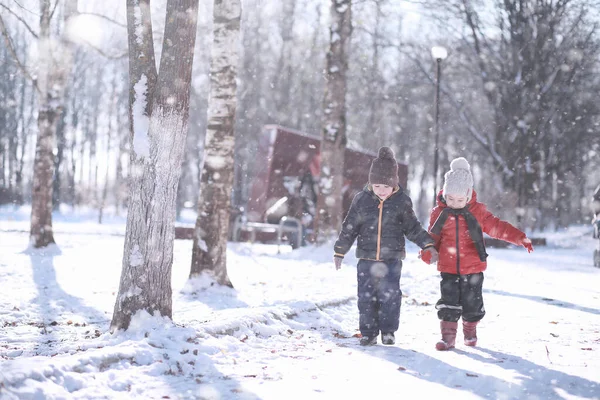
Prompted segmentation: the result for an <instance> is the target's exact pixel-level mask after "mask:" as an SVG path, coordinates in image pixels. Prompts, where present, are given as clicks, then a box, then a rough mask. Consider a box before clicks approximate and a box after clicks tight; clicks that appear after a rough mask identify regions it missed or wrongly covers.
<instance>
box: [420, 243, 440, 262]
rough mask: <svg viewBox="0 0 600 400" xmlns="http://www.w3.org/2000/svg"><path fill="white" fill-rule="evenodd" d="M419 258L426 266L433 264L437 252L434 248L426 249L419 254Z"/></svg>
mask: <svg viewBox="0 0 600 400" xmlns="http://www.w3.org/2000/svg"><path fill="white" fill-rule="evenodd" d="M419 258H420V259H421V260H423V261H424V262H425V263H427V264H433V263H434V262H436V261H437V260H438V252H437V250H436V249H435V247H428V248H426V249H424V250H421V251H420V252H419Z"/></svg>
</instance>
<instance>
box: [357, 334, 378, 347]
mask: <svg viewBox="0 0 600 400" xmlns="http://www.w3.org/2000/svg"><path fill="white" fill-rule="evenodd" d="M359 343H360V345H361V346H373V345H374V344H377V335H374V336H371V335H366V336H363V337H361V338H360V342H359Z"/></svg>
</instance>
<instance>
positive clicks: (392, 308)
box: [356, 259, 402, 337]
mask: <svg viewBox="0 0 600 400" xmlns="http://www.w3.org/2000/svg"><path fill="white" fill-rule="evenodd" d="M356 270H357V277H358V312H359V326H360V333H361V334H362V335H363V336H371V337H372V336H377V335H378V334H379V332H382V333H390V332H396V331H397V330H398V325H399V322H400V302H401V300H402V291H401V290H400V273H401V271H402V261H400V260H396V259H392V260H385V261H372V260H362V259H361V260H359V261H358V266H357V268H356Z"/></svg>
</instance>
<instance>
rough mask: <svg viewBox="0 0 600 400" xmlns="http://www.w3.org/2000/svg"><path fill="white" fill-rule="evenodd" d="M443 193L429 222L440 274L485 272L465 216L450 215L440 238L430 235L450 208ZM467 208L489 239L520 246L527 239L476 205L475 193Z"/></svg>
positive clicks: (485, 264)
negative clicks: (444, 211)
mask: <svg viewBox="0 0 600 400" xmlns="http://www.w3.org/2000/svg"><path fill="white" fill-rule="evenodd" d="M441 193H442V192H440V194H439V195H438V200H437V207H435V208H434V209H433V210H432V211H431V217H430V219H429V231H430V234H431V236H432V237H433V238H434V239H435V248H436V250H437V251H438V253H439V259H438V262H437V269H438V271H440V272H446V273H449V274H457V275H467V274H475V273H479V272H483V271H485V269H486V268H487V263H486V261H482V260H481V257H480V254H479V252H478V251H477V247H476V245H475V242H473V239H472V237H471V234H470V233H469V229H468V227H467V222H466V220H465V217H464V216H463V215H453V214H450V215H448V218H447V220H446V222H445V223H444V225H443V227H442V230H441V232H440V234H439V235H436V234H434V233H431V229H432V227H433V225H434V224H435V221H436V220H437V219H438V217H439V216H440V214H441V213H442V211H443V210H444V209H446V208H448V206H447V205H446V202H445V201H444V199H443V197H442V195H441ZM465 208H466V209H467V211H469V212H470V213H471V215H473V216H474V217H475V218H476V219H477V222H478V223H479V226H480V227H481V230H482V231H483V232H485V233H487V234H488V235H489V236H491V237H493V238H496V239H501V240H504V241H506V242H510V243H512V244H515V245H518V246H520V245H522V244H523V243H522V242H523V239H525V238H526V235H525V233H523V232H521V231H520V230H519V229H517V228H515V227H514V226H512V225H511V224H509V223H508V222H506V221H502V220H500V219H499V218H498V217H496V216H495V215H494V214H492V213H491V212H489V211H488V209H487V207H486V206H485V205H484V204H482V203H479V202H477V193H475V191H473V196H472V198H471V200H470V201H469V202H468V203H467V205H466V207H465Z"/></svg>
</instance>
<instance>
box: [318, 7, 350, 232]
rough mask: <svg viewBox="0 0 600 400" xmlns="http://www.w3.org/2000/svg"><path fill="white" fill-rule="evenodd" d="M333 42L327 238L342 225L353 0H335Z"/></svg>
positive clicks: (324, 213) (325, 151) (324, 165)
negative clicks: (347, 90) (349, 47)
mask: <svg viewBox="0 0 600 400" xmlns="http://www.w3.org/2000/svg"><path fill="white" fill-rule="evenodd" d="M330 12H331V27H330V44H329V52H328V53H327V66H326V70H325V75H326V81H327V83H326V89H325V97H324V100H323V126H322V140H321V174H320V179H319V196H318V201H317V216H316V220H315V223H316V236H317V241H318V242H324V241H326V240H327V239H328V237H329V236H331V235H332V233H334V232H336V231H337V229H339V227H340V225H341V219H342V186H343V183H344V181H343V174H344V171H343V168H344V151H345V149H346V88H347V73H348V46H349V43H350V36H351V33H352V5H351V1H350V0H331V7H330Z"/></svg>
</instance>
